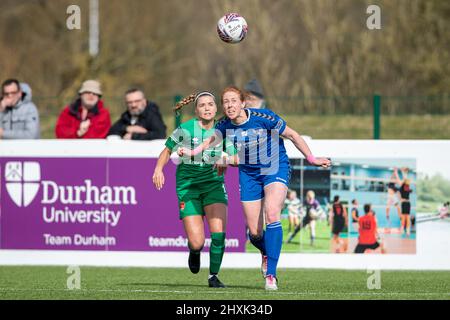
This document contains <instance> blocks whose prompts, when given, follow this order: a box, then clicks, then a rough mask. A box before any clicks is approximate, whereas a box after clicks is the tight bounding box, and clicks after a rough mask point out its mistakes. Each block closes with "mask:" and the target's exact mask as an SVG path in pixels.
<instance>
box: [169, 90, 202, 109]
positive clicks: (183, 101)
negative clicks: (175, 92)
mask: <svg viewBox="0 0 450 320" xmlns="http://www.w3.org/2000/svg"><path fill="white" fill-rule="evenodd" d="M196 96H197V94H196V93H193V94H190V95H188V96H187V97H184V98H183V99H181V101H179V102H177V104H176V105H175V107H173V111H174V112H175V113H176V114H179V113H180V111H181V108H183V107H184V106H185V105H187V104H189V103H191V102H194V101H195V97H196Z"/></svg>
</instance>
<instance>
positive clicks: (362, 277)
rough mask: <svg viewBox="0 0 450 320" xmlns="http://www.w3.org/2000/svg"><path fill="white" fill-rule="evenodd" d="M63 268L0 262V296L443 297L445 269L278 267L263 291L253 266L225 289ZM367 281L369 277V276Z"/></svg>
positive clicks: (183, 276)
mask: <svg viewBox="0 0 450 320" xmlns="http://www.w3.org/2000/svg"><path fill="white" fill-rule="evenodd" d="M69 276H70V275H69V274H67V268H65V267H28V266H27V267H25V266H22V267H9V266H8V267H5V266H0V299H152V300H156V299H162V300H186V299H190V300H191V299H193V300H197V299H199V300H221V299H229V300H235V299H237V300H247V299H251V300H274V299H283V300H301V299H446V300H450V271H430V272H428V271H381V272H380V278H379V279H380V280H381V281H380V286H381V288H380V289H368V286H367V283H368V279H369V277H371V276H373V275H372V274H369V273H368V272H367V271H366V270H360V271H342V270H317V269H314V270H308V269H280V270H279V271H278V276H279V290H278V291H275V292H266V291H265V290H264V281H263V279H262V276H261V274H260V273H259V270H256V269H223V270H222V271H221V273H220V279H221V280H222V281H223V282H224V283H225V284H226V285H227V288H222V289H213V288H208V286H207V280H206V279H207V276H208V272H207V269H202V270H201V271H200V273H198V274H196V275H194V274H191V273H190V272H189V270H188V269H187V268H103V267H98V268H97V267H80V279H81V281H80V283H81V287H80V289H74V290H69V289H67V279H68V277H69ZM369 282H370V280H369Z"/></svg>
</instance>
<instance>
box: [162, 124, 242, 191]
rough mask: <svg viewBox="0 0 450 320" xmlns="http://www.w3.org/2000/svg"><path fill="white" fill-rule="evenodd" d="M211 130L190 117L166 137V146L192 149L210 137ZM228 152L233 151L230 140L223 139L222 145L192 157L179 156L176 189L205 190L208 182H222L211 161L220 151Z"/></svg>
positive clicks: (208, 184)
mask: <svg viewBox="0 0 450 320" xmlns="http://www.w3.org/2000/svg"><path fill="white" fill-rule="evenodd" d="M214 132H215V129H214V126H213V127H212V128H211V129H209V130H205V129H203V128H202V127H201V126H200V124H199V120H198V119H196V118H194V119H191V120H189V121H186V122H184V123H182V124H181V125H180V126H179V127H178V128H177V129H176V130H175V131H174V132H173V133H172V135H171V136H170V137H169V138H168V139H167V141H166V147H167V148H168V149H169V150H171V151H176V150H177V149H178V148H180V147H185V148H188V149H194V148H196V147H198V146H199V145H200V144H201V143H202V142H203V141H204V140H206V139H207V138H209V137H210V136H212V135H213V134H214ZM224 150H225V152H226V153H228V154H230V155H234V154H236V150H235V148H234V146H233V144H232V143H231V142H230V141H227V140H225V141H224V142H223V143H222V144H219V145H217V146H215V147H211V148H209V149H208V150H205V151H204V152H203V153H201V154H199V155H197V156H195V157H192V158H187V157H183V158H181V159H180V160H181V163H180V164H179V165H178V166H177V173H176V180H177V191H180V190H183V189H188V188H195V189H196V190H197V191H200V192H201V191H203V190H205V191H207V190H208V188H210V187H211V183H213V182H216V183H217V182H218V183H221V184H223V182H224V178H223V176H218V175H217V172H216V170H214V168H213V165H214V163H215V162H216V161H217V160H219V159H220V157H221V155H222V151H224Z"/></svg>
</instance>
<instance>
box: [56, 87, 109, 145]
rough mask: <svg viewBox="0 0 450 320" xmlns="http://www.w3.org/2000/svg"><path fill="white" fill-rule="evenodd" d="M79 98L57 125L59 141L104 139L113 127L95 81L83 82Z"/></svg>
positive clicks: (63, 114) (68, 107) (67, 107)
mask: <svg viewBox="0 0 450 320" xmlns="http://www.w3.org/2000/svg"><path fill="white" fill-rule="evenodd" d="M78 93H79V98H78V99H77V100H76V101H75V102H74V103H72V104H71V105H68V106H66V107H65V108H64V110H63V111H62V112H61V114H60V116H59V118H58V122H57V123H56V129H55V131H56V137H57V138H58V139H103V138H105V137H106V135H107V134H108V131H109V128H110V127H111V118H110V116H109V111H108V109H107V108H106V107H105V106H104V104H103V101H102V100H101V99H100V98H101V96H102V90H101V87H100V83H99V82H98V81H95V80H87V81H85V82H83V85H82V86H81V89H80V91H78Z"/></svg>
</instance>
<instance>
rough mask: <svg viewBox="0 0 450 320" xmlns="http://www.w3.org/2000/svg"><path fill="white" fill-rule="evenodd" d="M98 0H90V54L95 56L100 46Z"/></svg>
mask: <svg viewBox="0 0 450 320" xmlns="http://www.w3.org/2000/svg"><path fill="white" fill-rule="evenodd" d="M98 12H99V9H98V0H89V55H90V56H91V57H93V58H95V57H96V56H97V55H98V51H99V49H98V47H99V37H100V32H99V23H98V17H99V15H98Z"/></svg>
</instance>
